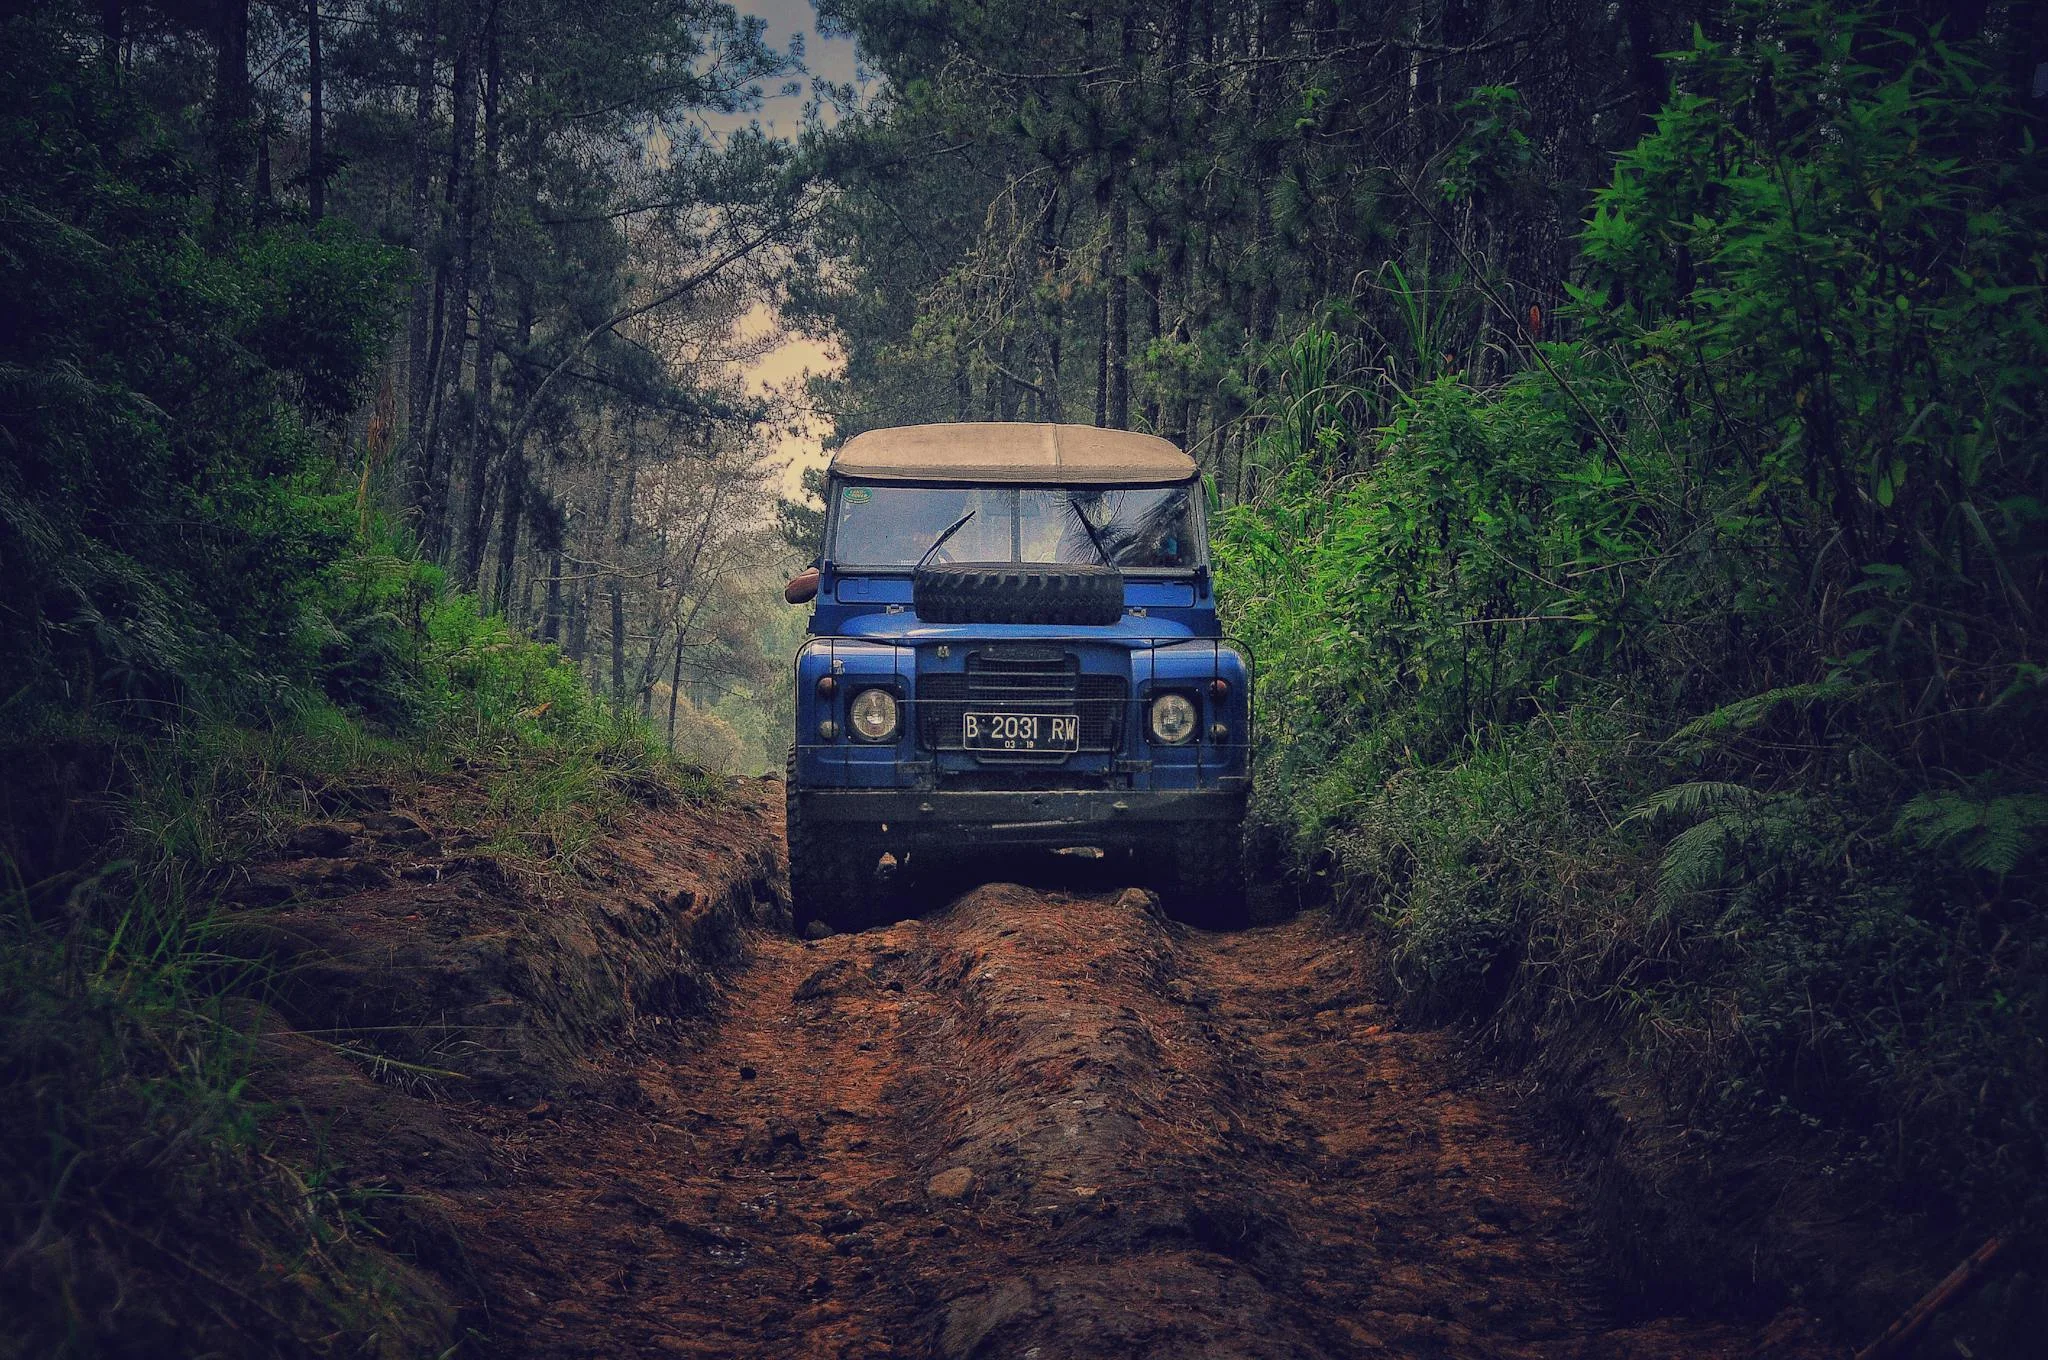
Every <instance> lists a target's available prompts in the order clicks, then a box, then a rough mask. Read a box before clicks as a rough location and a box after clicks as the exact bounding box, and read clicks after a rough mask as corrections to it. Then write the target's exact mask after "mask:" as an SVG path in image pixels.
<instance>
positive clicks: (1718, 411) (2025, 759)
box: [1216, 7, 2048, 1265]
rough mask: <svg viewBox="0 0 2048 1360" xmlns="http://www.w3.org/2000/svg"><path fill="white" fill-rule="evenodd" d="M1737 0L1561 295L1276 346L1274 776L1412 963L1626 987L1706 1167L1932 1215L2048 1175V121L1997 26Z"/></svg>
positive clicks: (1671, 1115)
mask: <svg viewBox="0 0 2048 1360" xmlns="http://www.w3.org/2000/svg"><path fill="white" fill-rule="evenodd" d="M1749 17H1750V19H1751V20H1752V21H1753V22H1752V24H1751V26H1750V28H1749V29H1748V30H1747V31H1749V32H1750V33H1751V34H1752V36H1753V40H1749V41H1745V42H1744V43H1743V44H1741V45H1723V44H1719V43H1716V42H1714V41H1711V40H1708V39H1706V38H1704V37H1702V38H1700V39H1699V40H1698V41H1697V42H1696V44H1695V47H1694V48H1693V50H1692V51H1690V52H1689V53H1685V54H1681V56H1680V58H1679V89H1680V93H1679V95H1678V96H1677V97H1675V98H1674V99H1673V101H1672V103H1671V104H1670V106H1669V108H1668V109H1667V110H1666V111H1665V112H1664V114H1663V115H1662V116H1661V117H1660V119H1659V121H1658V124H1657V127H1656V129H1655V130H1654V131H1653V132H1652V133H1651V134H1650V135H1648V136H1647V137H1645V138H1644V139H1643V141H1642V142H1641V143H1640V145H1638V146H1637V147H1636V148H1635V149H1633V150H1632V151H1630V152H1629V153H1628V154H1626V155H1625V156H1623V157H1622V159H1621V161H1620V164H1619V165H1618V166H1617V169H1616V173H1615V180H1614V183H1613V184H1612V186H1611V187H1609V188H1608V189H1606V190H1604V191H1602V192H1601V193H1600V194H1599V195H1598V196H1597V200H1596V204H1595V209H1594V212H1593V214H1592V217H1591V219H1590V221H1589V223H1588V225H1587V228H1586V233H1585V236H1584V240H1583V248H1584V257H1583V265H1584V272H1583V276H1582V278H1581V280H1580V282H1579V284H1578V285H1575V289H1574V295H1575V297H1576V298H1577V299H1578V305H1577V307H1576V309H1575V312H1574V314H1573V315H1572V316H1571V317H1569V318H1566V319H1565V320H1566V322H1567V323H1568V324H1575V326H1576V329H1577V332H1578V334H1577V336H1576V338H1569V339H1564V340H1558V341H1554V342H1547V343H1544V344H1542V345H1541V346H1540V347H1528V348H1525V349H1524V351H1523V353H1524V357H1525V359H1526V361H1527V365H1526V367H1524V368H1523V369H1522V370H1521V371H1519V372H1516V373H1513V374H1511V375H1509V376H1508V377H1506V378H1505V379H1504V380H1502V381H1500V382H1498V383H1497V384H1494V385H1491V386H1487V387H1480V386H1476V385H1474V384H1473V383H1471V382H1469V381H1468V380H1466V379H1465V378H1464V377H1462V376H1459V375H1451V376H1437V377H1430V376H1429V375H1428V374H1427V373H1426V372H1424V371H1423V366H1422V365H1416V366H1415V367H1414V370H1413V372H1412V373H1411V374H1410V376H1409V377H1408V378H1407V379H1406V380H1405V381H1404V382H1397V381H1395V377H1394V375H1396V374H1397V373H1400V372H1403V371H1404V368H1405V366H1404V365H1402V364H1400V363H1397V362H1396V360H1395V359H1394V358H1392V357H1389V358H1388V359H1387V361H1386V364H1385V365H1384V366H1382V365H1379V364H1376V363H1368V362H1367V359H1368V356H1369V355H1371V354H1372V353H1373V351H1372V350H1370V349H1368V348H1367V345H1368V344H1369V343H1371V340H1372V337H1362V338H1360V339H1356V340H1354V339H1351V338H1347V337H1346V335H1345V334H1344V333H1343V327H1344V326H1345V325H1346V324H1347V323H1346V322H1345V321H1344V319H1343V317H1342V316H1341V314H1339V315H1333V317H1332V320H1331V321H1330V323H1328V324H1327V325H1324V326H1321V327H1318V328H1316V329H1314V330H1312V331H1310V332H1309V333H1307V334H1305V335H1303V336H1301V337H1298V338H1297V339H1296V340H1295V341H1293V342H1292V343H1290V344H1289V345H1287V346H1284V347H1281V348H1280V349H1278V350H1276V351H1275V353H1274V354H1273V355H1272V356H1271V357H1270V359H1269V361H1268V364H1267V369H1268V372H1269V374H1270V375H1271V377H1272V379H1273V383H1272V387H1273V389H1274V392H1275V395H1274V396H1273V397H1272V398H1271V399H1270V401H1269V402H1268V404H1267V406H1266V409H1265V411H1264V415H1265V417H1266V424H1265V426H1264V430H1263V433H1262V434H1261V436H1260V439H1259V445H1258V448H1257V451H1256V454H1255V462H1256V466H1257V468H1258V469H1259V478H1258V494H1257V495H1256V497H1255V498H1254V499H1253V500H1252V501H1250V502H1249V503H1247V504H1244V505H1241V506H1238V507H1234V508H1233V509H1232V510H1231V511H1229V512H1228V513H1227V514H1226V515H1225V516H1224V517H1223V519H1222V521H1221V523H1220V525H1219V526H1218V530H1217V534H1216V542H1217V552H1218V557H1219V582H1220V587H1221V591H1222V596H1223V598H1224V600H1225V603H1226V606H1227V609H1228V612H1229V616H1230V619H1231V622H1232V625H1233V627H1234V629H1235V630H1236V631H1238V632H1239V633H1241V634H1242V635H1244V636H1245V637H1246V638H1247V639H1248V640H1249V641H1250V642H1251V644H1252V646H1253V649H1254V650H1255V651H1256V652H1257V654H1258V655H1259V657H1260V659H1261V661H1262V663H1263V664H1262V685H1261V688H1260V691H1259V696H1258V697H1259V702H1260V706H1261V714H1260V716H1261V724H1262V732H1263V734H1264V735H1263V740H1264V741H1265V742H1266V744H1267V746H1268V748H1269V750H1268V752H1267V755H1268V758H1267V760H1266V762H1265V765H1264V773H1263V775H1262V778H1263V780H1264V787H1263V788H1262V790H1261V793H1260V802H1259V810H1260V814H1261V815H1262V816H1263V817H1265V818H1267V819H1269V820H1270V821H1273V822H1275V823H1277V824H1279V825H1280V826H1281V827H1282V829H1283V830H1284V832H1285V833H1286V835H1285V839H1286V840H1287V841H1288V842H1289V843H1290V844H1291V846H1292V854H1293V861H1294V866H1295V868H1296V871H1297V872H1300V873H1303V874H1306V875H1319V876H1320V877H1321V878H1322V879H1324V880H1325V881H1327V882H1329V883H1331V884H1332V885H1333V887H1334V889H1335V892H1336V895H1337V898H1338V901H1339V902H1340V904H1342V905H1343V906H1344V907H1345V908H1346V909H1349V910H1352V911H1354V912H1358V913H1361V914H1369V916H1370V918H1371V919H1372V920H1373V921H1374V922H1375V923H1376V924H1377V925H1378V926H1379V927H1380V928H1381V929H1383V930H1384V931H1385V932H1386V935H1387V938H1388V940H1389V945H1390V948H1389V952H1388V960H1389V966H1390V969H1391V972H1392V975H1393V977H1394V979H1395V980H1396V983H1397V985H1398V986H1399V987H1400V988H1401V990H1402V993H1403V994H1404V995H1405V996H1406V997H1407V998H1408V1000H1409V1002H1410V1004H1411V1005H1413V1006H1415V1007H1416V1008H1418V1009H1420V1010H1422V1011H1424V1012H1426V1013H1431V1014H1446V1013H1464V1014H1469V1015H1473V1016H1476V1017H1480V1018H1482V1019H1483V1020H1484V1021H1485V1022H1486V1024H1487V1027H1488V1031H1487V1032H1489V1033H1490V1034H1491V1035H1492V1036H1493V1037H1494V1038H1495V1039H1496V1040H1498V1041H1500V1042H1502V1043H1503V1044H1505V1045H1507V1046H1508V1048H1509V1049H1510V1050H1511V1051H1515V1052H1519V1053H1522V1054H1525V1055H1526V1054H1529V1053H1531V1052H1533V1051H1534V1048H1535V1045H1536V1044H1537V1041H1538V1039H1539V1037H1542V1036H1549V1037H1551V1038H1555V1037H1556V1036H1559V1035H1565V1034H1575V1035H1578V1036H1580V1038H1579V1039H1577V1040H1574V1042H1583V1041H1584V1039H1583V1037H1584V1036H1585V1035H1586V1034H1588V1033H1597V1034H1599V1035H1602V1036H1604V1038H1603V1039H1602V1040H1601V1041H1600V1042H1601V1043H1603V1044H1604V1045H1605V1052H1606V1054H1607V1058H1608V1059H1611V1060H1612V1061H1613V1062H1614V1063H1615V1064H1616V1067H1615V1070H1616V1071H1617V1072H1619V1073H1622V1074H1624V1075H1623V1076H1622V1077H1620V1078H1618V1080H1622V1081H1624V1082H1625V1083H1629V1084H1633V1086H1634V1087H1635V1088H1637V1089H1638V1090H1639V1091H1640V1092H1651V1093H1654V1108H1655V1109H1656V1110H1657V1116H1656V1119H1657V1121H1661V1124H1660V1127H1662V1128H1664V1129H1666V1130H1667V1131H1668V1132H1669V1134H1670V1137H1671V1140H1672V1145H1673V1146H1682V1147H1685V1148H1687V1149H1689V1151H1688V1152H1687V1153H1685V1154H1684V1155H1686V1156H1689V1157H1692V1158H1694V1159H1695V1160H1694V1162H1693V1165H1694V1168H1695V1170H1696V1172H1697V1173H1698V1175H1699V1176H1700V1177H1701V1178H1702V1179H1703V1180H1704V1179H1705V1178H1707V1177H1708V1172H1707V1170H1706V1165H1707V1160H1708V1158H1709V1157H1710V1155H1713V1156H1718V1155H1721V1154H1722V1153H1728V1152H1729V1150H1730V1149H1737V1148H1741V1149H1746V1150H1747V1151H1746V1152H1745V1153H1744V1154H1743V1155H1744V1156H1749V1157H1752V1158H1754V1159H1755V1161H1754V1164H1755V1165H1764V1166H1768V1165H1771V1164H1773V1158H1772V1157H1770V1156H1767V1155H1765V1154H1764V1153H1763V1152H1762V1151H1760V1149H1763V1148H1765V1147H1766V1146H1768V1145H1770V1144H1771V1143H1772V1140H1778V1139H1792V1140H1796V1142H1797V1144H1798V1147H1799V1149H1800V1150H1799V1152H1798V1154H1797V1156H1796V1157H1792V1158H1790V1164H1791V1165H1795V1166H1802V1167H1808V1168H1818V1169H1819V1170H1820V1171H1821V1172H1822V1173H1824V1175H1825V1176H1826V1177H1829V1178H1832V1179H1830V1181H1829V1183H1831V1184H1835V1185H1838V1186H1842V1187H1845V1188H1844V1190H1843V1191H1842V1192H1841V1193H1842V1194H1843V1195H1844V1196H1845V1197H1846V1200H1847V1203H1848V1208H1847V1209H1846V1211H1847V1212H1852V1213H1855V1212H1868V1213H1873V1214H1890V1215H1898V1214H1907V1215H1913V1216H1916V1217H1914V1218H1913V1219H1912V1220H1911V1221H1913V1222H1915V1223H1917V1224H1918V1228H1919V1233H1920V1238H1919V1240H1921V1241H1928V1242H1935V1243H1940V1244H1941V1245H1939V1246H1936V1247H1934V1248H1931V1250H1930V1254H1931V1255H1939V1254H1940V1252H1942V1251H1945V1250H1949V1249H1953V1248H1956V1247H1957V1246H1958V1245H1960V1248H1961V1249H1964V1250H1966V1249H1967V1248H1968V1247H1970V1246H1974V1245H1976V1243H1977V1242H1978V1241H1981V1240H1982V1237H1983V1235H1985V1234H1987V1233H1989V1232H1990V1231H1991V1230H1992V1229H1994V1228H1996V1227H1999V1226H2000V1225H2001V1224H2002V1223H2003V1222H2004V1221H2005V1220H2006V1219H2007V1218H2008V1217H2010V1216H2011V1215H2012V1214H2014V1213H2015V1212H2017V1213H2018V1214H2019V1215H2020V1216H2021V1217H2038V1216H2039V1215H2040V1212H2041V1210H2042V1209H2043V1208H2044V1207H2048V1201H2044V1200H2043V1198H2042V1195H2043V1191H2042V1190H2041V1186H2042V1185H2043V1183H2044V1180H2043V1173H2044V1172H2048V1109H2044V1107H2043V1105H2042V1103H2041V1101H2040V1098H2039V1095H2038V1093H2039V1092H2040V1091H2042V1090H2048V1053H2044V1051H2043V1049H2042V1046H2041V1044H2040V1042H2039V1035H2040V1033H2041V1032H2042V1029H2043V1027H2044V1025H2048V924H2044V919H2048V918H2044V913H2043V910H2042V906H2043V897H2042V894H2043V889H2044V886H2048V884H2044V870H2048V864H2044V857H2043V855H2042V853H2041V844H2042V835H2043V832H2044V830H2048V780H2044V775H2048V752H2044V750H2043V747H2042V743H2041V739H2042V734H2043V733H2044V732H2048V723H2044V722H2043V717H2044V715H2043V714H2042V713H2041V711H2040V709H2039V703H2040V697H2041V672H2040V669H2039V663H2038V661H2037V660H2036V658H2038V656H2039V655H2040V653H2041V648H2042V644H2043V641H2044V638H2043V632H2042V619H2043V618H2044V616H2048V614H2044V611H2048V571H2044V548H2048V538H2044V534H2043V522H2044V518H2048V511H2044V509H2043V503H2042V500H2041V485H2042V482H2041V479H2042V475H2043V471H2044V469H2048V456H2044V455H2048V409H2044V406H2043V402H2044V397H2043V393H2044V392H2048V344H2044V343H2043V342H2044V340H2048V333H2044V326H2048V321H2044V319H2043V318H2044V317H2048V308H2044V305H2043V304H2044V302H2048V298H2044V288H2043V284H2044V280H2043V276H2042V272H2041V267H2040V263H2039V255H2038V250H2039V242H2040V241H2041V240H2042V239H2044V238H2048V159H2044V155H2048V153H2044V152H2043V151H2042V149H2041V148H2040V146H2039V145H2038V144H2037V143H2036V141H2035V140H2033V139H2032V138H2031V137H2029V136H2027V135H2025V132H2024V130H2023V124H2024V119H2023V118H2021V117H2020V115H2019V114H2017V113H2016V112H2015V110H2016V104H2015V100H2014V92H2013V91H2012V90H2011V89H2010V88H2009V87H2007V86H2005V85H2003V84H2002V83H2001V81H2000V79H1999V78H1998V77H1997V75H1996V68H1995V67H1993V66H1992V65H1991V64H1990V63H1989V62H1988V61H1987V59H1986V56H1985V54H1983V53H1980V52H1976V51H1973V50H1970V49H1967V48H1963V47H1958V46H1953V45H1950V44H1948V43H1946V42H1944V41H1942V40H1940V39H1939V38H1938V37H1934V38H1927V39H1912V38H1909V37H1906V36H1904V35H1900V34H1895V33H1889V32H1884V31H1880V30H1878V29H1876V28H1875V27H1872V26H1870V25H1869V24H1868V23H1867V22H1859V21H1856V20H1853V19H1850V18H1845V17H1844V16H1842V15H1840V14H1838V13H1834V12H1832V9H1829V10H1826V11H1824V10H1823V9H1822V8H1820V7H1803V8H1794V9H1791V10H1786V9H1784V8H1783V7H1758V8H1756V9H1755V11H1754V12H1753V13H1752V14H1751V15H1750V16H1749ZM1766 101H1768V104H1769V107H1768V108H1766V107H1764V106H1763V105H1764V103H1765V102H1766ZM1994 147H1995V148H1997V150H1996V153H1995V154H1981V155H1980V154H1975V150H1976V149H1979V148H1994ZM1965 149H1970V150H1969V151H1967V152H1966V150H1965ZM1397 280H1398V282H1400V283H1401V284H1402V285H1403V286H1405V277H1401V276H1398V275H1397ZM1417 324H1418V325H1420V324H1421V323H1420V322H1419V321H1418V322H1417ZM1381 340H1382V342H1384V337H1382V338H1381ZM1398 352H1399V346H1398V345H1392V346H1391V347H1390V349H1389V354H1390V355H1392V354H1397V353H1398ZM1644 1098H1645V1099H1647V1098H1648V1097H1644ZM1644 1136H1648V1135H1647V1134H1645V1135H1644ZM1716 1150H1719V1151H1718V1152H1717V1151H1716ZM1730 1155H1731V1156H1732V1155H1733V1154H1732V1153H1731V1154H1730ZM1738 1160H1739V1159H1738ZM1777 1160H1778V1161H1780V1162H1783V1161H1784V1160H1785V1159H1783V1158H1780V1159H1777ZM1784 1174H1786V1173H1784V1172H1783V1171H1777V1172H1772V1173H1769V1174H1767V1175H1764V1176H1762V1181H1763V1182H1765V1183H1772V1182H1771V1177H1772V1176H1782V1175H1784ZM1705 1193H1706V1194H1707V1195H1708V1196H1711V1195H1712V1194H1713V1193H1714V1192H1713V1191H1712V1190H1711V1189H1709V1190H1707V1191H1706V1192H1705ZM1837 1210H1838V1211H1841V1210H1842V1206H1840V1205H1838V1206H1837ZM1759 1212H1763V1211H1761V1210H1760V1211H1759ZM1747 1226H1748V1227H1749V1228H1751V1229H1754V1228H1755V1226H1756V1225H1755V1222H1754V1221H1752V1222H1750V1223H1749V1224H1748V1225H1747ZM1966 1239H1968V1240H1966ZM1709 1265H1711V1262H1709Z"/></svg>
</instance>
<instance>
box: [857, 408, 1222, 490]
mask: <svg viewBox="0 0 2048 1360" xmlns="http://www.w3.org/2000/svg"><path fill="white" fill-rule="evenodd" d="M832 470H833V471H834V472H836V473H838V474H839V475H840V476H842V477H859V478H863V479H867V480H873V481H889V482H1053V483H1058V484H1069V483H1075V484H1093V483H1116V484H1121V485H1132V484H1140V485H1143V484H1150V485H1158V484H1160V483H1163V482H1184V481H1186V480H1187V479H1188V478H1190V477H1192V476H1194V475H1195V460H1194V459H1192V458H1190V457H1188V456H1187V455H1186V454H1185V453H1182V452H1181V451H1180V450H1179V449H1177V448H1175V447H1174V446H1173V445H1172V444H1170V443H1168V442H1167V441H1166V440H1164V439H1161V438H1159V437H1158V436H1157V435H1150V434H1138V433H1135V432H1134V431H1131V430H1103V429H1097V428H1096V427H1095V426H1093V425H1027V424H1021V423H1007V424H1006V423H998V422H993V421H991V422H986V423H969V424H957V425H905V426H900V427H898V428H896V429H891V430H870V431H868V432H867V433H866V434H861V435H855V436H854V437H853V438H852V439H849V440H847V441H846V444H845V446H844V447H843V448H841V449H840V450H839V452H838V453H837V454H835V455H834V456H833V459H832Z"/></svg>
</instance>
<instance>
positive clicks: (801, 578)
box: [782, 567, 818, 604]
mask: <svg viewBox="0 0 2048 1360" xmlns="http://www.w3.org/2000/svg"><path fill="white" fill-rule="evenodd" d="M782 598H783V599H785V600H788V601H789V602H790V603H791V604H809V603H810V602H811V601H812V600H815V599H817V598H818V569H817V568H816V567H805V568H804V569H803V570H802V571H800V572H798V573H797V574H796V575H794V576H792V577H790V578H789V584H788V585H786V586H784V587H783V588H782Z"/></svg>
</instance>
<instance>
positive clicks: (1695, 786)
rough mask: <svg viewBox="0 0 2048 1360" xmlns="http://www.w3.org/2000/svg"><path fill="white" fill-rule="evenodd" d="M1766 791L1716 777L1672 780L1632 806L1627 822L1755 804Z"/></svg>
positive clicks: (1625, 820)
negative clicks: (1673, 781)
mask: <svg viewBox="0 0 2048 1360" xmlns="http://www.w3.org/2000/svg"><path fill="white" fill-rule="evenodd" d="M1762 797H1763V795H1762V794H1761V793H1758V792H1757V791H1756V790H1755V789H1753V788H1750V787H1749V786H1748V785H1746V784H1730V783H1726V782H1719V781H1715V780H1700V781H1698V782H1695V783H1691V784H1673V785H1672V786H1671V787H1670V788H1668V789H1659V790H1658V791H1657V792H1655V793H1653V794H1651V795H1650V796H1649V797H1648V798H1645V799H1643V801H1642V802H1640V803H1637V804H1636V805H1635V806H1634V807H1632V808H1630V809H1629V812H1628V816H1626V817H1624V818H1622V821H1623V822H1624V823H1627V822H1631V821H1634V820H1636V819H1637V818H1639V817H1642V818H1655V817H1662V816H1666V815H1670V816H1677V817H1696V816H1699V815H1700V814H1702V813H1706V812H1712V811H1714V810H1715V809H1717V808H1734V807H1750V806H1753V805H1754V804H1755V803H1756V802H1757V801H1758V800H1759V799H1761V798H1762Z"/></svg>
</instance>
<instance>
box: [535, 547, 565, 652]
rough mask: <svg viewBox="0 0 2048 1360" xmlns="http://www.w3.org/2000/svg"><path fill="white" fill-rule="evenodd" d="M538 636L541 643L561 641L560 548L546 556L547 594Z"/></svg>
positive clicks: (543, 604) (543, 603)
mask: <svg viewBox="0 0 2048 1360" xmlns="http://www.w3.org/2000/svg"><path fill="white" fill-rule="evenodd" d="M540 636H541V641H543V642H560V641H561V640H562V548H561V545H560V544H557V545H556V546H555V550H554V551H553V552H551V553H549V554H548V593H547V595H546V596H545V597H544V598H543V600H542V603H541V613H540Z"/></svg>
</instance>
